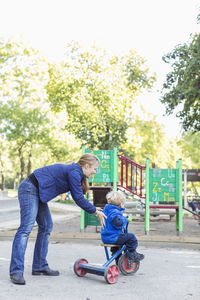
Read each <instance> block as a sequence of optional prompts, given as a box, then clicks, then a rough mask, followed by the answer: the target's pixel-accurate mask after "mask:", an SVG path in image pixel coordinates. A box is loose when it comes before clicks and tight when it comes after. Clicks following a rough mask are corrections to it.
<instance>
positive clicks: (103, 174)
mask: <svg viewBox="0 0 200 300" xmlns="http://www.w3.org/2000/svg"><path fill="white" fill-rule="evenodd" d="M82 152H83V154H84V153H93V154H95V155H97V156H98V158H99V160H100V164H99V167H98V169H97V172H96V174H95V175H93V176H92V178H90V179H89V180H88V181H89V183H90V190H91V191H92V192H93V202H94V205H95V206H97V207H102V208H103V207H104V206H105V204H106V197H105V196H106V194H107V193H108V192H109V191H111V189H113V190H117V183H118V156H117V148H116V147H115V148H114V149H113V150H94V151H91V150H89V149H85V147H83V148H82ZM88 225H92V226H99V225H100V223H99V221H98V219H97V218H96V217H95V216H94V215H93V214H88V213H87V212H85V211H84V210H81V226H80V229H81V231H83V230H84V229H85V228H86V227H87V226H88Z"/></svg>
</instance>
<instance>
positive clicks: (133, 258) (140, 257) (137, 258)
mask: <svg viewBox="0 0 200 300" xmlns="http://www.w3.org/2000/svg"><path fill="white" fill-rule="evenodd" d="M127 255H128V260H130V261H140V260H143V259H144V254H141V253H138V252H137V251H133V252H128V253H127Z"/></svg>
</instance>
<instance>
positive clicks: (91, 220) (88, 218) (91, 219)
mask: <svg viewBox="0 0 200 300" xmlns="http://www.w3.org/2000/svg"><path fill="white" fill-rule="evenodd" d="M85 224H86V225H89V226H100V222H99V220H98V219H97V217H96V216H95V215H93V214H89V213H87V212H85Z"/></svg>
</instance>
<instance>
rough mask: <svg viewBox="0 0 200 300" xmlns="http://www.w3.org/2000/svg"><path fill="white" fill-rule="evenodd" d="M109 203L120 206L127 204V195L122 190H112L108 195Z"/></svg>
mask: <svg viewBox="0 0 200 300" xmlns="http://www.w3.org/2000/svg"><path fill="white" fill-rule="evenodd" d="M106 199H107V202H108V204H114V205H116V206H120V204H123V205H124V204H125V201H126V196H125V195H124V194H123V193H122V192H120V191H111V192H109V193H108V194H107V195H106Z"/></svg>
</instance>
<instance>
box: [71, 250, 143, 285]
mask: <svg viewBox="0 0 200 300" xmlns="http://www.w3.org/2000/svg"><path fill="white" fill-rule="evenodd" d="M101 246H103V247H104V249H105V254H106V259H107V260H106V262H105V263H104V264H103V265H99V264H91V263H88V261H87V259H85V258H79V259H77V260H76V261H75V263H74V272H75V274H76V275H77V276H79V277H83V276H85V275H86V274H87V273H90V274H95V275H99V276H104V278H105V280H106V282H107V283H110V284H113V283H116V282H117V280H118V278H119V275H120V272H121V273H122V274H123V275H132V274H134V273H136V272H137V271H138V269H139V266H140V262H139V261H133V262H131V263H129V261H128V257H127V254H126V245H123V246H122V247H121V248H120V249H119V250H118V251H117V252H115V253H114V254H113V255H112V256H111V257H110V256H109V252H108V247H118V248H119V245H111V244H101ZM114 260H115V261H116V264H112V265H110V264H111V263H112V262H113V261H114Z"/></svg>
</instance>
